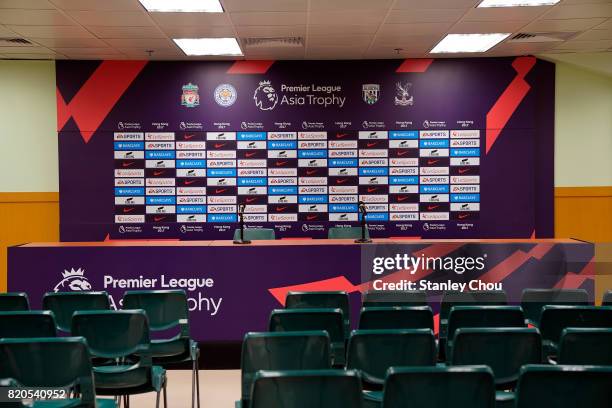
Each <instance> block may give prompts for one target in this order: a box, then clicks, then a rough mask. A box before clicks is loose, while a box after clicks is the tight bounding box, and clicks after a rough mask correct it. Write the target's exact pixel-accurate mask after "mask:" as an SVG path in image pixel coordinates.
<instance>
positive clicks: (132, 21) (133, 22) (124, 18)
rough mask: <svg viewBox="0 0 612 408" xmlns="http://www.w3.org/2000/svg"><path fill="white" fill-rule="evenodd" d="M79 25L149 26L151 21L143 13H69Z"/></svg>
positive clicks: (76, 11) (77, 11)
mask: <svg viewBox="0 0 612 408" xmlns="http://www.w3.org/2000/svg"><path fill="white" fill-rule="evenodd" d="M67 13H68V14H70V16H72V18H74V19H75V20H76V21H77V22H78V23H79V24H82V25H91V26H112V27H123V26H147V25H150V24H151V21H150V20H149V18H148V17H147V14H146V13H145V12H143V11H79V10H70V11H67Z"/></svg>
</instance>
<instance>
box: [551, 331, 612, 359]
mask: <svg viewBox="0 0 612 408" xmlns="http://www.w3.org/2000/svg"><path fill="white" fill-rule="evenodd" d="M558 363H559V364H570V365H572V364H573V365H609V366H612V329H596V328H575V327H572V328H566V329H563V332H562V333H561V341H560V342H559V354H558Z"/></svg>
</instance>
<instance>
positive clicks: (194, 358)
mask: <svg viewBox="0 0 612 408" xmlns="http://www.w3.org/2000/svg"><path fill="white" fill-rule="evenodd" d="M123 308H124V309H142V310H144V311H145V312H146V313H147V317H148V318H149V330H150V331H151V332H152V333H153V332H159V333H163V334H165V335H166V336H167V335H168V334H167V333H168V331H170V330H176V329H178V330H179V332H178V333H177V334H176V335H175V336H173V337H171V338H163V339H154V340H151V355H152V356H153V364H154V365H159V366H162V367H164V368H167V367H168V366H171V365H175V364H180V363H191V406H192V407H194V406H196V405H197V406H198V407H199V406H200V374H199V357H200V349H199V347H198V343H197V342H196V341H194V340H192V339H191V336H190V328H189V306H188V304H187V294H186V293H185V291H184V290H142V291H127V292H125V294H124V295H123ZM196 401H197V404H196Z"/></svg>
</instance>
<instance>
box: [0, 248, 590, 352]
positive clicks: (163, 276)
mask: <svg viewBox="0 0 612 408" xmlns="http://www.w3.org/2000/svg"><path fill="white" fill-rule="evenodd" d="M373 241H374V242H373V244H355V243H354V242H353V241H352V240H346V239H341V240H325V239H322V240H313V239H286V240H276V241H253V243H252V244H251V245H234V244H233V243H232V241H215V240H212V241H105V242H61V243H58V242H41V243H30V244H25V245H20V246H15V247H10V248H9V249H8V288H9V290H10V291H25V292H27V293H28V294H29V297H30V302H31V305H32V307H33V308H38V307H40V305H41V299H42V296H43V294H44V293H45V292H47V291H70V290H106V291H108V293H109V294H110V296H111V301H112V303H113V304H114V305H115V306H117V307H120V304H119V302H120V299H121V298H122V296H123V292H124V291H126V290H137V289H175V288H183V289H185V290H186V291H187V295H188V297H189V305H190V307H191V308H192V314H191V320H192V335H193V336H194V337H195V338H196V339H198V340H201V341H238V340H240V339H242V337H243V336H244V333H245V332H247V331H261V330H266V328H267V321H268V316H269V313H270V310H272V309H274V308H278V307H282V306H283V303H284V296H285V294H286V292H287V291H289V290H345V291H347V292H349V293H350V294H351V302H352V315H353V316H352V317H353V320H354V321H356V319H355V317H356V316H357V315H358V312H359V305H360V302H359V300H360V293H361V292H362V291H364V290H365V289H367V288H368V284H369V283H368V282H365V283H364V280H365V281H367V279H364V278H363V277H362V273H363V272H364V271H366V272H368V271H369V272H370V273H371V267H372V264H371V260H372V257H375V256H376V257H390V256H394V255H395V254H398V253H403V254H408V255H410V256H413V257H418V256H428V257H446V258H453V259H458V258H460V257H461V258H465V257H474V258H476V257H482V258H483V263H484V265H485V268H484V270H482V271H471V272H469V273H468V272H466V273H463V274H461V275H459V274H457V273H454V272H452V271H451V272H449V271H442V270H435V269H434V270H421V271H419V272H418V273H416V274H415V275H414V276H411V277H409V278H410V279H414V280H425V279H426V280H428V281H429V282H434V283H440V284H441V283H444V282H451V281H452V282H454V281H461V282H463V281H465V282H467V281H470V280H475V279H481V280H482V281H487V282H501V283H502V284H503V289H504V290H505V291H506V292H507V293H508V296H509V299H510V300H511V301H518V299H519V298H520V294H521V292H522V290H523V289H524V288H525V287H555V286H557V287H559V285H561V286H568V285H569V286H572V285H573V286H576V287H585V288H587V289H588V290H590V291H592V290H593V282H592V279H590V278H589V277H588V276H586V275H585V273H586V272H585V271H587V272H588V264H589V262H590V261H591V259H592V256H593V246H592V244H589V243H584V242H581V241H575V240H571V239H536V240H530V239H511V240H501V239H495V240H414V239H399V238H389V239H374V240H373ZM581 273H582V275H580V274H581ZM576 274H578V275H576ZM364 276H365V275H364ZM370 276H371V275H370ZM576 276H578V278H575V277H576ZM429 295H430V301H431V306H432V309H433V311H434V313H437V310H438V301H439V298H440V295H441V293H440V292H431V293H429Z"/></svg>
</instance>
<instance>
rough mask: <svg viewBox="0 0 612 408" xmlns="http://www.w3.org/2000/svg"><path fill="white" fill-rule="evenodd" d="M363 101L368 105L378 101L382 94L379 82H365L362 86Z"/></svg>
mask: <svg viewBox="0 0 612 408" xmlns="http://www.w3.org/2000/svg"><path fill="white" fill-rule="evenodd" d="M362 92H363V101H364V102H365V103H367V104H368V105H373V104H375V103H376V102H378V98H379V96H380V85H378V84H364V85H363V86H362Z"/></svg>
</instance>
